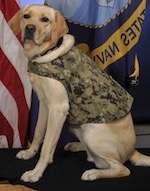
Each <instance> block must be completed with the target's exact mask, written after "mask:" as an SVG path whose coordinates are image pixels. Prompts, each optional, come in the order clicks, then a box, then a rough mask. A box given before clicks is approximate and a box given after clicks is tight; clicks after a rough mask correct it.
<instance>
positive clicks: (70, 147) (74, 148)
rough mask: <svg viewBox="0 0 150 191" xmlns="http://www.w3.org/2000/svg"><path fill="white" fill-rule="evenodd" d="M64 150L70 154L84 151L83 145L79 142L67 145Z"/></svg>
mask: <svg viewBox="0 0 150 191" xmlns="http://www.w3.org/2000/svg"><path fill="white" fill-rule="evenodd" d="M64 150H65V151H71V152H78V151H85V149H84V147H83V145H82V144H81V143H80V142H72V143H67V144H66V145H65V147H64Z"/></svg>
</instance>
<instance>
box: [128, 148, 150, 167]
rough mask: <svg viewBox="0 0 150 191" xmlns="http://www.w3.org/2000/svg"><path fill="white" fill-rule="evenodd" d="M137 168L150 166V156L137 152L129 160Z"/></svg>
mask: <svg viewBox="0 0 150 191" xmlns="http://www.w3.org/2000/svg"><path fill="white" fill-rule="evenodd" d="M129 160H130V161H131V162H132V163H133V164H134V165H136V166H150V156H146V155H143V154H141V153H140V152H138V151H137V150H135V152H134V153H133V155H132V156H131V158H130V159H129Z"/></svg>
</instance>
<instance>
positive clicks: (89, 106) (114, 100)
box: [28, 47, 133, 126]
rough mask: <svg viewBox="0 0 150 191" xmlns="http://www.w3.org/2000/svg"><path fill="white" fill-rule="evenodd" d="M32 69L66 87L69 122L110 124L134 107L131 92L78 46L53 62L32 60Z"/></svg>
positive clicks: (33, 71)
mask: <svg viewBox="0 0 150 191" xmlns="http://www.w3.org/2000/svg"><path fill="white" fill-rule="evenodd" d="M28 72H32V73H35V74H38V75H41V76H45V77H50V78H53V79H55V80H58V81H60V82H61V83H62V84H63V85H64V86H65V88H66V91H67V93H68V97H69V104H70V111H69V114H68V117H67V120H66V121H67V123H68V124H69V125H73V126H80V125H82V124H85V123H108V122H111V121H114V120H117V119H119V118H121V117H123V116H125V115H126V114H127V113H128V112H129V111H130V109H131V106H132V102H133V98H132V97H131V95H130V94H129V93H128V92H127V91H126V90H125V89H124V88H123V87H121V86H120V85H119V84H118V83H117V82H116V81H115V80H114V79H113V78H112V77H111V76H110V75H108V74H107V73H105V72H104V71H102V70H101V69H100V68H99V66H97V64H96V63H95V62H94V61H93V60H91V59H90V58H89V57H88V56H87V55H86V54H84V53H82V52H81V51H80V50H79V49H77V48H76V47H73V48H72V49H71V50H70V51H69V52H68V53H67V54H65V55H63V56H61V57H59V58H57V59H56V60H54V61H52V62H51V63H33V62H32V61H29V65H28Z"/></svg>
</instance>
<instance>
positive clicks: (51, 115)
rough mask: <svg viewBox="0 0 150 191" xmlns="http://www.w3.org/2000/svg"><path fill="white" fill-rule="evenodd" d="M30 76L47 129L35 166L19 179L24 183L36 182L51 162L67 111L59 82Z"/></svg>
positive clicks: (62, 87) (64, 95) (65, 98)
mask: <svg viewBox="0 0 150 191" xmlns="http://www.w3.org/2000/svg"><path fill="white" fill-rule="evenodd" d="M32 76H34V80H35V81H36V82H37V83H36V84H35V86H34V88H36V85H37V88H36V90H37V91H36V92H37V95H38V97H39V98H40V100H43V101H44V102H45V105H46V107H47V127H46V131H45V136H44V141H43V146H42V149H41V154H40V159H39V161H38V163H37V165H36V166H35V168H34V169H33V170H30V171H27V172H25V173H24V174H23V175H22V177H21V179H22V180H23V181H25V182H36V181H38V180H39V179H40V177H42V175H43V172H44V170H45V169H46V167H47V165H48V164H49V163H52V162H53V154H54V151H55V148H56V145H57V143H58V139H59V137H60V134H61V131H62V127H63V125H64V122H65V120H66V116H67V114H68V110H69V103H68V95H67V92H66V90H65V88H64V86H63V85H62V84H61V83H60V82H58V81H56V80H54V79H50V78H45V77H42V76H38V75H36V74H32ZM40 85H41V86H40ZM39 90H40V91H39ZM39 133H41V132H39Z"/></svg>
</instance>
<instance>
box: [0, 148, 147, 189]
mask: <svg viewBox="0 0 150 191" xmlns="http://www.w3.org/2000/svg"><path fill="white" fill-rule="evenodd" d="M140 151H141V152H142V153H144V154H148V155H150V149H140ZM17 152H18V149H1V150H0V179H4V180H9V182H10V183H11V184H13V185H22V186H27V187H28V188H32V189H35V190H38V191H50V190H52V191H62V190H65V191H70V190H76V191H77V190H81V191H133V190H134V191H149V190H150V178H149V174H150V167H135V166H133V165H132V164H130V163H126V164H125V165H126V166H127V167H128V168H129V169H130V170H131V175H130V176H128V177H124V178H116V179H100V180H96V181H92V182H86V181H81V180H80V177H81V175H82V173H83V172H84V171H85V170H86V169H90V168H93V167H94V165H93V164H92V163H90V162H87V161H86V154H85V153H84V152H78V153H70V152H64V151H63V150H61V149H59V150H57V152H56V154H55V157H54V163H53V164H51V165H49V166H48V168H47V169H46V171H45V173H44V176H43V177H42V178H41V180H40V181H39V182H37V183H24V182H22V181H20V176H21V175H22V173H23V172H25V171H26V170H29V169H32V168H33V167H34V166H35V164H36V162H37V160H38V157H39V156H38V155H37V156H36V157H34V158H33V159H30V160H28V161H23V160H18V159H16V158H15V155H16V153H17ZM3 190H4V189H3ZM3 190H2V191H3ZM7 190H8V191H12V190H11V189H7ZM0 191H1V187H0ZM4 191H5V190H4ZM14 191H16V190H14ZM17 191H22V190H21V189H20V188H19V187H18V190H17Z"/></svg>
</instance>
